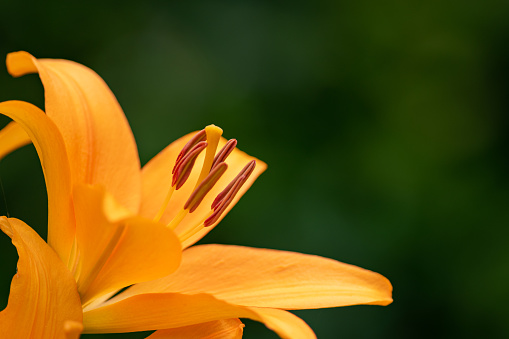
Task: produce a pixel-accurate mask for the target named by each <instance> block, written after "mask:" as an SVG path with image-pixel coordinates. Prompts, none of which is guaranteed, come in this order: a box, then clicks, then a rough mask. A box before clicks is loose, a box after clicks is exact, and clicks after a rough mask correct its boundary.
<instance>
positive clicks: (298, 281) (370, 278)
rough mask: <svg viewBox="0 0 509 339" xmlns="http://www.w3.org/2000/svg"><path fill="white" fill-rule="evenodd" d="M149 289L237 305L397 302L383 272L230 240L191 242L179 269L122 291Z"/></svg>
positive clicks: (320, 305) (300, 306) (127, 293)
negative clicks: (222, 242) (207, 296)
mask: <svg viewBox="0 0 509 339" xmlns="http://www.w3.org/2000/svg"><path fill="white" fill-rule="evenodd" d="M150 292H152V293H154V292H179V293H186V294H194V293H208V294H211V295H213V296H215V297H216V298H219V299H221V300H225V301H227V302H229V303H233V304H237V305H244V306H257V307H274V308H282V309H290V310H291V309H309V308H323V307H338V306H347V305H357V304H371V305H387V304H390V303H391V302H392V298H391V293H392V286H391V284H390V282H389V281H388V280H387V279H386V278H385V277H383V276H382V275H380V274H378V273H375V272H372V271H368V270H365V269H362V268H360V267H357V266H353V265H348V264H344V263H341V262H338V261H335V260H332V259H328V258H322V257H318V256H314V255H307V254H301V253H292V252H285V251H277V250H269V249H259V248H249V247H242V246H229V245H200V246H194V247H191V248H189V249H187V250H185V251H184V254H183V257H182V264H181V266H180V268H179V269H178V270H177V272H175V273H174V274H172V275H169V276H167V277H164V278H161V279H158V280H154V281H149V282H146V283H142V284H138V285H135V286H133V287H131V288H130V289H129V290H127V291H125V292H124V294H122V297H123V298H126V297H128V296H133V295H137V294H142V293H150ZM119 297H120V296H119Z"/></svg>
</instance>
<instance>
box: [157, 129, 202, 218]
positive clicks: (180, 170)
mask: <svg viewBox="0 0 509 339" xmlns="http://www.w3.org/2000/svg"><path fill="white" fill-rule="evenodd" d="M206 139H207V132H206V131H205V130H204V129H202V130H201V131H199V132H197V133H196V134H195V135H194V136H193V137H192V138H191V139H190V140H189V141H188V142H187V143H186V144H185V146H184V147H183V148H182V150H181V151H180V153H179V155H178V156H177V159H176V160H175V165H174V166H173V169H172V171H171V174H172V175H173V177H172V182H171V187H170V189H169V190H168V194H166V198H165V199H164V202H163V204H162V205H161V208H160V209H159V211H158V212H157V215H156V216H155V217H154V221H159V220H161V218H162V217H163V214H164V211H166V207H168V204H169V203H170V200H171V197H172V195H173V192H175V190H178V189H179V188H180V187H182V185H184V183H185V182H186V180H187V178H189V175H190V174H191V170H192V169H193V166H194V163H195V161H196V158H197V157H198V155H199V154H200V153H201V151H203V150H204V149H205V148H206V147H207V143H206V142H205V140H206Z"/></svg>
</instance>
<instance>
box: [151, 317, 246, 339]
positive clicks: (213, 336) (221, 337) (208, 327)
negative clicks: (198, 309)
mask: <svg viewBox="0 0 509 339" xmlns="http://www.w3.org/2000/svg"><path fill="white" fill-rule="evenodd" d="M243 329H244V324H243V323H242V322H241V321H240V319H224V320H216V321H211V322H208V323H203V324H197V325H190V326H184V327H177V328H172V329H168V330H159V331H156V332H155V333H153V334H152V335H150V336H149V337H147V339H241V338H242V333H243Z"/></svg>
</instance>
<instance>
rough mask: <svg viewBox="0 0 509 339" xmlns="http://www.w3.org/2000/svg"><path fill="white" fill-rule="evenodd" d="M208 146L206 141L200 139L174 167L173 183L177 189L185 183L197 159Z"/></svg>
mask: <svg viewBox="0 0 509 339" xmlns="http://www.w3.org/2000/svg"><path fill="white" fill-rule="evenodd" d="M205 148H207V142H206V141H200V142H198V143H197V144H195V145H194V146H193V147H192V148H191V149H190V150H189V151H188V152H187V154H185V155H183V156H182V157H181V159H180V160H179V161H177V163H176V164H175V167H174V168H173V180H172V183H171V185H172V186H175V189H177V190H178V189H179V188H180V187H182V185H184V183H185V182H186V180H187V178H189V175H190V174H191V170H192V169H193V165H194V163H195V161H196V158H197V157H198V155H200V153H201V152H202V151H203V150H204V149H205Z"/></svg>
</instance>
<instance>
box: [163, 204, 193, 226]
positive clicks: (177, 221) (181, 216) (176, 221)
mask: <svg viewBox="0 0 509 339" xmlns="http://www.w3.org/2000/svg"><path fill="white" fill-rule="evenodd" d="M187 213H189V210H186V209H184V208H183V209H181V210H180V212H179V214H177V215H176V216H175V218H173V219H172V220H171V221H170V223H169V224H168V225H167V227H168V228H169V229H171V230H174V229H176V228H177V226H178V225H179V224H180V222H181V221H182V219H184V217H185V216H186V215H187Z"/></svg>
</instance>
